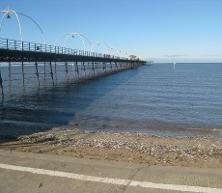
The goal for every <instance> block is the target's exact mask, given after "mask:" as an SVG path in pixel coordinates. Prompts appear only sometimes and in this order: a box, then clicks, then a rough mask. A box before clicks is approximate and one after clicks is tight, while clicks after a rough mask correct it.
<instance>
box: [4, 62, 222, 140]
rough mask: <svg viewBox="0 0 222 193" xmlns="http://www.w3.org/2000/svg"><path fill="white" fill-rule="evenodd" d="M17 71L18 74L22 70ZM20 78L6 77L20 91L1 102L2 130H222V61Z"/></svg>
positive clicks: (207, 132)
mask: <svg viewBox="0 0 222 193" xmlns="http://www.w3.org/2000/svg"><path fill="white" fill-rule="evenodd" d="M14 68H16V67H14ZM61 68H62V67H61ZM31 71H32V70H31V69H30V71H29V72H31ZM16 72H17V71H16V70H15V73H14V74H17V75H14V77H17V76H20V75H19V73H16ZM62 74H63V73H61V74H58V78H59V79H61V80H62V79H65V78H64V77H62ZM5 79H7V78H5ZM18 79H19V78H18V77H17V78H15V80H14V82H13V83H10V81H8V82H7V81H6V82H7V83H5V86H6V87H7V88H6V92H7V93H9V91H10V92H12V91H14V94H11V95H10V94H9V99H10V100H8V101H6V102H5V103H4V105H3V106H2V107H1V108H0V135H21V134H29V133H32V132H37V131H42V130H47V129H50V128H52V127H57V126H67V125H75V126H76V127H79V128H82V129H88V130H92V131H98V130H100V131H101V130H102V131H130V132H137V131H139V132H145V133H149V134H155V135H170V136H193V135H216V136H222V64H177V65H176V67H175V69H174V67H173V65H172V64H153V65H146V66H142V67H140V68H137V69H134V70H128V71H124V72H120V73H117V74H113V75H110V76H107V77H102V78H99V79H96V80H90V81H86V82H84V83H80V84H74V83H72V81H71V80H72V78H71V77H69V79H68V81H67V79H65V80H66V82H65V83H60V84H57V85H55V86H54V87H52V86H51V85H50V83H49V82H50V78H49V77H48V78H46V80H45V82H46V83H49V84H45V85H44V86H40V87H38V86H37V85H35V84H34V86H33V82H35V81H34V78H33V77H32V76H30V77H29V78H27V79H28V80H27V85H26V86H25V88H23V89H22V87H21V88H20V87H19V86H18V85H20V84H18V83H16V82H17V81H18ZM43 82H44V81H43ZM61 82H62V81H61ZM9 83H10V84H9ZM41 84H42V83H41ZM9 85H10V86H9ZM9 88H10V89H9ZM24 92H25V94H24ZM16 93H17V94H16ZM18 93H19V94H18Z"/></svg>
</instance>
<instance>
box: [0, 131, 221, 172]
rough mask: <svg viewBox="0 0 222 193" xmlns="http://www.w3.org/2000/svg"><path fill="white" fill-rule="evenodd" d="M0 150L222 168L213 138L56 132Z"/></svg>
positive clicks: (30, 137) (19, 140)
mask: <svg viewBox="0 0 222 193" xmlns="http://www.w3.org/2000/svg"><path fill="white" fill-rule="evenodd" d="M0 149H5V150H11V151H22V152H32V153H41V154H56V155H66V156H71V157H76V158H88V159H100V160H113V161H126V162H132V163H143V164H146V165H148V166H152V165H157V166H185V167H200V168H222V139H221V138H216V137H212V136H205V137H204V136H194V137H172V136H171V137H167V136H155V135H148V134H143V133H129V132H92V131H91V132H90V131H83V130H79V129H77V128H74V127H73V128H55V129H52V130H49V131H46V132H39V133H35V134H32V135H24V136H20V137H18V138H17V140H15V141H10V142H5V143H1V144H0Z"/></svg>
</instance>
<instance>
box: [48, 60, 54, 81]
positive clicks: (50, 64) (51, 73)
mask: <svg viewBox="0 0 222 193" xmlns="http://www.w3.org/2000/svg"><path fill="white" fill-rule="evenodd" d="M49 66H50V75H51V79H52V84H53V85H54V77H53V71H52V62H51V61H50V62H49Z"/></svg>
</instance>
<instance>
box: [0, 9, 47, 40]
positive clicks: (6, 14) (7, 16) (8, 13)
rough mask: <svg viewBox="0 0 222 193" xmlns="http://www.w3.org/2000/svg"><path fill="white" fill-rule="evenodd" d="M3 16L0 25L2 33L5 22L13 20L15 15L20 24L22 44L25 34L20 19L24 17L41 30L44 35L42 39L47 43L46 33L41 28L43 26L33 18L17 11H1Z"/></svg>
mask: <svg viewBox="0 0 222 193" xmlns="http://www.w3.org/2000/svg"><path fill="white" fill-rule="evenodd" d="M1 14H2V19H1V23H0V32H1V31H2V27H3V21H4V20H5V19H11V18H12V16H13V15H15V17H16V21H17V24H18V27H19V35H20V40H21V43H22V41H23V34H22V31H23V30H22V26H21V19H20V16H23V17H26V18H28V19H29V20H30V21H31V22H32V23H34V24H35V25H36V26H37V28H38V29H39V31H40V33H41V35H42V38H43V41H44V43H45V37H44V33H43V30H42V28H41V26H40V25H39V23H38V22H36V21H35V20H34V19H33V18H32V17H30V16H28V15H26V14H24V13H21V12H17V11H15V10H14V9H9V8H7V9H4V10H2V11H1Z"/></svg>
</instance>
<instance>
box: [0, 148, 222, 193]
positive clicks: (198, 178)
mask: <svg viewBox="0 0 222 193" xmlns="http://www.w3.org/2000/svg"><path fill="white" fill-rule="evenodd" d="M12 192H13V193H15V192H16V193H105V192H106V193H108V192H109V193H135V192H136V193H145V192H152V193H169V192H172V193H176V192H178V193H179V192H180V193H181V192H206V193H222V170H221V169H201V168H185V167H157V166H152V167H149V166H146V165H144V164H131V163H125V162H116V161H107V160H91V159H85V158H82V159H77V158H73V157H65V156H57V155H49V154H33V153H22V152H14V151H12V152H10V151H5V150H0V193H12Z"/></svg>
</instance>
